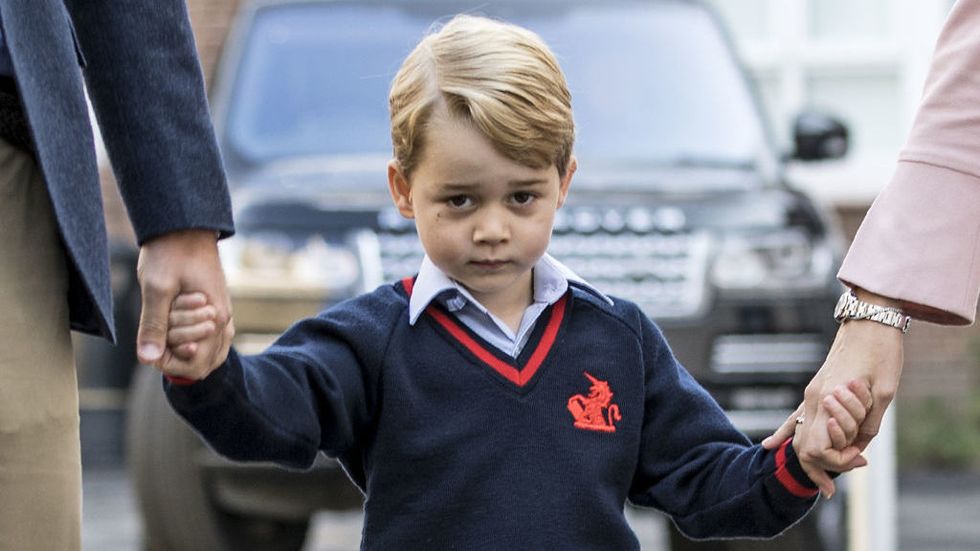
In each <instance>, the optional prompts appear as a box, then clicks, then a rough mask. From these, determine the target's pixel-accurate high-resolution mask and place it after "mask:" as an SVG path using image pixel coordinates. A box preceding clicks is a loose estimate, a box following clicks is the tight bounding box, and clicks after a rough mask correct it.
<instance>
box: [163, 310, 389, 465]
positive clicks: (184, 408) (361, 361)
mask: <svg viewBox="0 0 980 551" xmlns="http://www.w3.org/2000/svg"><path fill="white" fill-rule="evenodd" d="M367 302H368V301H367V300H363V299H355V300H354V301H350V302H348V303H345V304H342V305H340V306H338V307H335V308H333V309H330V310H327V311H326V312H324V313H321V314H320V315H319V316H317V317H315V318H310V319H306V320H303V321H301V322H299V323H297V324H296V325H294V326H293V327H291V328H290V329H289V330H287V331H286V332H285V333H284V334H283V335H282V336H281V337H280V338H279V339H278V340H277V341H276V342H275V343H274V344H273V345H272V346H270V347H269V348H268V349H267V350H266V351H265V352H263V353H261V354H258V355H255V356H241V355H239V354H238V353H237V352H236V351H234V349H233V350H232V351H231V353H230V354H229V356H228V360H227V361H226V362H225V363H224V364H223V365H222V366H221V367H219V368H218V369H216V370H215V371H214V372H212V373H211V375H209V376H208V377H207V378H205V379H204V380H201V381H198V382H196V383H194V384H191V385H180V384H175V383H173V382H170V381H165V382H164V388H165V391H166V394H167V398H168V400H169V401H170V404H171V406H172V407H173V408H174V409H175V410H176V411H177V413H178V414H180V415H181V416H182V417H183V418H184V419H185V420H187V421H188V422H189V423H190V424H191V426H192V427H193V428H194V429H195V430H196V431H197V432H198V433H200V435H201V436H202V437H203V438H204V440H205V441H207V443H208V444H209V445H210V446H211V447H212V448H214V450H215V451H217V452H218V453H220V454H221V455H224V456H226V457H228V458H229V459H233V460H236V461H271V462H275V463H278V464H281V465H284V466H287V467H293V468H308V467H309V466H311V465H312V464H313V461H314V459H316V455H317V453H318V452H319V451H321V450H322V451H324V452H326V453H327V455H329V456H331V457H339V456H343V455H344V454H347V453H349V452H350V451H351V450H353V449H356V448H357V447H358V446H359V445H361V444H362V443H363V435H364V434H365V432H366V431H367V430H368V429H369V426H370V424H371V423H372V419H373V411H374V408H375V405H376V400H375V396H376V392H377V379H378V377H379V373H380V364H381V362H382V358H383V355H384V350H385V343H387V341H388V338H389V335H390V329H391V327H392V325H393V323H394V320H392V316H391V315H390V313H391V310H392V309H391V308H388V309H387V311H385V309H384V308H383V307H380V306H377V305H375V306H377V307H374V308H372V307H371V305H370V304H367V307H365V303H367ZM389 322H390V323H389Z"/></svg>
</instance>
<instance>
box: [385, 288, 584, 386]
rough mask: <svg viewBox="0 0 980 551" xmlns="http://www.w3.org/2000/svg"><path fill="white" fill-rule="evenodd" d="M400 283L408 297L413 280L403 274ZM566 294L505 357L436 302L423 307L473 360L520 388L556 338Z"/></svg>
mask: <svg viewBox="0 0 980 551" xmlns="http://www.w3.org/2000/svg"><path fill="white" fill-rule="evenodd" d="M401 283H402V287H403V288H404V290H405V294H407V295H408V296H409V297H411V296H412V287H413V286H414V284H415V280H414V279H413V278H411V277H407V278H405V279H403V280H402V281H401ZM568 295H569V293H567V292H566V294H565V295H564V296H562V297H561V298H560V299H558V301H557V302H555V303H554V304H552V305H551V306H550V307H549V308H548V310H546V312H547V314H544V313H543V314H542V317H544V316H545V315H547V316H548V321H547V322H546V323H545V325H544V328H543V329H542V328H541V327H540V326H539V327H535V329H534V331H533V332H532V333H531V337H530V339H529V340H528V343H527V346H525V347H524V350H523V351H522V352H521V354H520V355H518V356H517V357H516V358H511V357H506V356H505V355H504V354H503V353H501V352H499V351H498V350H497V349H496V348H495V347H494V346H493V345H491V344H489V343H487V342H486V341H485V340H484V339H483V338H481V337H480V336H479V335H477V334H476V333H474V332H473V331H472V330H471V329H469V328H468V327H466V326H465V325H463V324H460V323H459V322H457V321H456V320H454V319H453V317H452V316H451V315H450V314H448V313H447V312H446V311H445V310H444V309H443V308H442V307H441V306H439V305H438V304H436V303H430V304H429V305H428V306H427V307H426V309H425V313H426V314H427V315H428V316H429V317H430V318H431V319H432V320H433V321H434V322H435V323H436V325H438V326H439V327H441V328H442V329H443V330H444V331H445V332H446V334H447V336H448V337H449V338H451V339H452V340H453V341H455V342H456V343H458V344H459V345H461V346H462V347H463V348H465V349H466V350H467V351H468V352H469V354H471V355H472V356H473V358H474V359H475V360H477V361H478V362H479V363H481V364H483V365H484V366H486V367H488V368H490V369H491V370H492V371H493V372H495V373H497V374H498V375H500V376H501V377H503V378H504V379H505V380H507V381H509V382H510V383H511V384H513V385H514V386H516V387H517V388H518V389H523V388H525V387H527V385H528V383H530V382H531V381H532V380H533V379H534V376H535V374H537V372H538V370H539V369H540V368H541V365H542V364H543V363H544V361H545V359H546V358H547V357H548V353H549V352H551V348H552V347H553V346H554V344H555V341H556V340H557V337H558V331H559V329H561V326H562V322H563V321H564V319H565V313H566V311H567V308H566V307H567V303H568ZM539 321H540V319H539ZM535 342H536V344H535V345H534V346H533V347H532V346H531V344H532V343H535ZM531 349H533V352H530V353H529V352H528V350H531Z"/></svg>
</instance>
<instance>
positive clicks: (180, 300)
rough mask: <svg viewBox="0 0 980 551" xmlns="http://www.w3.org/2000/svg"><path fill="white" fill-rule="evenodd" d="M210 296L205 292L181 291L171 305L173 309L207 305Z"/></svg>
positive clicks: (188, 308)
mask: <svg viewBox="0 0 980 551" xmlns="http://www.w3.org/2000/svg"><path fill="white" fill-rule="evenodd" d="M207 303H208V297H207V295H205V294H204V293H181V294H179V295H177V298H175V299H174V302H173V304H172V305H171V307H172V309H178V310H190V309H193V308H200V307H202V306H205V305H207Z"/></svg>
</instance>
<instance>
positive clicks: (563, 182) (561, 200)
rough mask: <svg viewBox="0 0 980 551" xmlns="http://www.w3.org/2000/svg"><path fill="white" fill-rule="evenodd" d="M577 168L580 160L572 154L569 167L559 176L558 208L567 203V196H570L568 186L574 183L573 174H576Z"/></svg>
mask: <svg viewBox="0 0 980 551" xmlns="http://www.w3.org/2000/svg"><path fill="white" fill-rule="evenodd" d="M577 168H578V160H576V159H575V156H574V155H572V156H571V157H569V158H568V168H566V169H565V174H564V175H561V176H559V179H558V208H561V207H562V205H564V204H565V198H566V197H568V187H569V186H570V185H572V176H574V175H575V169H577Z"/></svg>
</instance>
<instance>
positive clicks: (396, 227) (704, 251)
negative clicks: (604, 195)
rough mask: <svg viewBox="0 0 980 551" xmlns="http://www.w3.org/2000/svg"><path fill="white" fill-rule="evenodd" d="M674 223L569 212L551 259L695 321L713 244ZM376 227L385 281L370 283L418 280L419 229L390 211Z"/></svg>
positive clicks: (608, 289) (649, 215)
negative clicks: (692, 317) (415, 278)
mask: <svg viewBox="0 0 980 551" xmlns="http://www.w3.org/2000/svg"><path fill="white" fill-rule="evenodd" d="M671 216H673V218H671ZM671 220H676V215H665V214H663V212H662V209H661V211H658V210H656V209H645V208H641V207H627V208H619V209H616V208H609V209H597V208H590V207H578V208H575V207H566V208H564V209H562V210H561V211H559V216H557V217H556V220H555V230H554V233H553V235H552V239H551V245H550V247H549V248H548V252H549V253H550V254H551V255H552V256H554V257H555V258H557V259H558V260H560V261H561V262H562V263H564V264H565V265H566V266H568V267H569V268H570V269H571V270H572V271H574V272H575V273H577V274H578V275H579V276H581V277H582V278H584V279H585V280H586V281H588V282H589V283H591V284H592V285H594V286H595V287H596V288H598V289H599V290H601V291H602V292H604V293H606V294H608V295H612V296H619V297H623V298H626V299H629V300H632V301H634V302H636V303H637V304H639V306H640V307H641V308H642V309H643V311H644V312H645V313H646V314H647V315H649V316H651V317H653V318H656V319H664V318H677V317H688V316H694V315H698V314H700V313H702V312H703V309H704V308H705V306H706V296H705V295H706V292H705V289H706V285H705V281H706V274H705V270H706V269H707V258H708V250H709V244H710V237H709V236H708V234H707V233H704V232H690V231H684V230H683V229H679V228H674V227H667V226H670V225H671V224H670V222H671ZM675 225H676V224H675ZM378 227H379V229H378V232H377V235H376V237H377V242H376V251H377V252H376V254H377V255H379V256H380V266H379V267H378V270H380V272H381V274H380V276H381V277H379V278H371V279H372V280H373V281H372V282H371V283H372V284H373V283H375V282H377V283H380V282H381V281H394V280H396V279H399V278H402V277H406V276H409V275H413V274H415V273H416V272H417V271H418V268H419V263H420V262H421V260H422V254H423V251H422V246H421V244H420V243H419V240H418V236H417V235H416V233H415V226H414V224H413V223H412V222H411V221H408V220H405V219H403V218H401V216H399V215H398V213H397V212H396V211H394V210H386V211H382V212H381V213H380V214H379V224H378ZM365 248H367V249H375V245H370V246H362V249H365ZM363 254H364V251H363V250H362V255H363ZM366 286H368V285H366Z"/></svg>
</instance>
